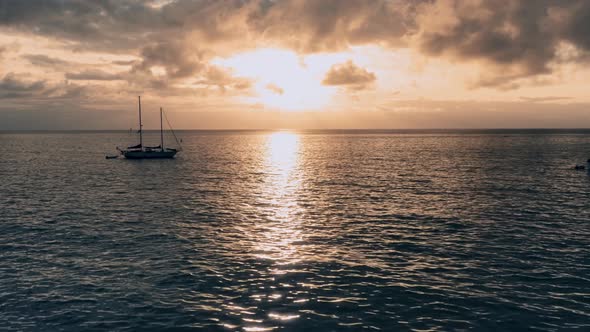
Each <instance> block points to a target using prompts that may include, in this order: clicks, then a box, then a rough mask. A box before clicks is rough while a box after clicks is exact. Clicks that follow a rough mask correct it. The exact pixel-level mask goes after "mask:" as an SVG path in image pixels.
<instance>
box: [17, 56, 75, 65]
mask: <svg viewBox="0 0 590 332" xmlns="http://www.w3.org/2000/svg"><path fill="white" fill-rule="evenodd" d="M22 57H23V58H24V59H26V60H28V61H29V62H30V63H31V64H32V65H35V66H40V67H56V66H67V65H69V64H70V62H69V61H65V60H62V59H58V58H54V57H50V56H47V55H45V54H25V55H23V56H22Z"/></svg>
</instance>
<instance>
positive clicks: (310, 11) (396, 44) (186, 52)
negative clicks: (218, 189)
mask: <svg viewBox="0 0 590 332" xmlns="http://www.w3.org/2000/svg"><path fill="white" fill-rule="evenodd" d="M589 64H590V1H588V0H520V1H519V0H461V1H460V0H456V1H454V0H195V1H188V0H166V1H165V0H146V1H139V0H75V1H74V0H27V1H20V0H0V130H31V129H33V130H35V129H42V130H52V129H56V130H67V129H72V130H78V129H126V128H131V127H134V128H137V96H138V95H141V96H142V102H143V110H144V112H143V113H144V119H145V125H146V127H147V128H156V127H158V126H159V123H158V121H159V115H158V109H159V107H163V108H164V110H165V111H166V112H167V114H168V117H169V119H170V121H171V122H172V125H173V126H174V127H175V129H349V128H359V129H370V128H378V129H389V128H391V129H398V128H401V129H403V128H586V127H590V93H588V91H589V87H590V66H589Z"/></svg>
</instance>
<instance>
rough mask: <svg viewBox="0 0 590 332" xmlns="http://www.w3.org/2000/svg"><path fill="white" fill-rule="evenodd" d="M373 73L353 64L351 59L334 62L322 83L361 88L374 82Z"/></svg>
mask: <svg viewBox="0 0 590 332" xmlns="http://www.w3.org/2000/svg"><path fill="white" fill-rule="evenodd" d="M376 79H377V77H376V76H375V74H374V73H371V72H369V71H368V70H366V69H364V68H360V67H358V66H357V65H355V64H354V63H353V62H352V60H348V61H347V62H345V63H342V64H336V65H334V66H332V68H330V70H329V71H328V72H327V73H326V76H325V77H324V80H323V81H322V84H323V85H333V86H344V87H346V88H348V89H353V90H362V89H366V88H368V87H369V86H370V85H371V84H372V83H374V82H375V80H376Z"/></svg>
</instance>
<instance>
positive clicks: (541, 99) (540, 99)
mask: <svg viewBox="0 0 590 332" xmlns="http://www.w3.org/2000/svg"><path fill="white" fill-rule="evenodd" d="M520 99H521V100H523V101H527V102H531V103H544V102H555V101H563V100H571V99H572V97H553V96H549V97H520Z"/></svg>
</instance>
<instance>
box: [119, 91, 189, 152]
mask: <svg viewBox="0 0 590 332" xmlns="http://www.w3.org/2000/svg"><path fill="white" fill-rule="evenodd" d="M137 98H138V101H139V130H138V131H137V132H138V133H139V144H137V145H134V146H130V147H127V148H126V149H121V148H119V147H117V150H119V152H121V154H122V155H123V156H124V157H125V158H127V159H171V158H174V156H175V155H176V153H178V152H179V151H180V150H182V148H181V149H172V148H166V147H164V125H163V122H162V115H163V113H164V111H163V110H162V107H160V145H158V146H143V124H142V122H141V96H138V97H137ZM164 116H165V115H164ZM166 122H167V123H168V126H169V127H170V130H171V131H172V135H174V139H175V140H176V143H177V144H178V145H179V146H180V143H179V142H178V138H176V134H175V133H174V130H173V129H172V126H170V122H168V118H166Z"/></svg>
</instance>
